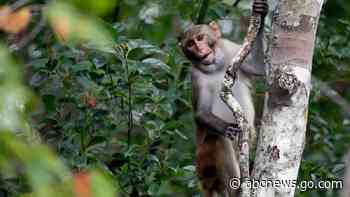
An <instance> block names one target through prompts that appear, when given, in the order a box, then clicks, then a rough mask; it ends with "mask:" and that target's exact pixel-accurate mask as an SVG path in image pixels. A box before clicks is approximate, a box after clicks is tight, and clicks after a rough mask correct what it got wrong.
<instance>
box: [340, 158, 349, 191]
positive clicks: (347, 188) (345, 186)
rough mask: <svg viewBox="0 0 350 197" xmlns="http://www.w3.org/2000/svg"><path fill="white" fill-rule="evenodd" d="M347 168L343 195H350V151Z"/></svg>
mask: <svg viewBox="0 0 350 197" xmlns="http://www.w3.org/2000/svg"><path fill="white" fill-rule="evenodd" d="M346 165H347V169H346V173H345V176H344V179H343V190H342V192H341V197H350V153H348V156H347V161H346Z"/></svg>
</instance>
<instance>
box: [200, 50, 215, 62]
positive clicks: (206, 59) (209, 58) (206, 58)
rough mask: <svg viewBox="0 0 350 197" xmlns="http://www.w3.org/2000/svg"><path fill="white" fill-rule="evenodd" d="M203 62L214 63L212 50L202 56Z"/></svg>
mask: <svg viewBox="0 0 350 197" xmlns="http://www.w3.org/2000/svg"><path fill="white" fill-rule="evenodd" d="M201 63H202V64H204V65H210V64H213V56H212V52H209V53H207V54H205V55H204V56H203V57H202V58H201Z"/></svg>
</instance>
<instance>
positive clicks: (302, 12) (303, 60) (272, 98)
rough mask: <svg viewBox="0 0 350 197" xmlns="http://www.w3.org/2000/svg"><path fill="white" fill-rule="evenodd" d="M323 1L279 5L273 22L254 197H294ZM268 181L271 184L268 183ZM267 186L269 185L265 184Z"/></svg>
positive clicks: (301, 0) (282, 0)
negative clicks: (257, 182)
mask: <svg viewBox="0 0 350 197" xmlns="http://www.w3.org/2000/svg"><path fill="white" fill-rule="evenodd" d="M322 4H323V0H279V1H278V2H277V6H276V8H275V9H274V12H273V17H272V37H271V39H270V43H269V46H268V49H269V53H268V55H267V56H268V57H267V65H268V68H267V81H268V83H269V85H270V87H271V89H270V90H269V92H268V93H267V94H266V98H265V107H264V114H263V118H262V126H261V130H260V134H259V139H258V145H257V151H256V159H255V164H254V170H253V173H252V177H253V178H254V179H255V180H260V181H263V182H260V185H261V186H259V187H255V186H257V185H254V187H253V192H254V196H258V197H274V196H279V197H287V196H294V193H295V186H296V184H295V183H296V181H295V180H296V179H297V176H298V170H299V166H300V161H301V158H302V152H303V148H304V144H305V132H306V123H307V115H308V100H309V95H310V88H311V68H312V56H313V50H314V43H315V37H316V29H317V25H318V19H319V15H320V11H321V7H322ZM264 181H268V182H264ZM265 183H266V184H267V185H266V184H265Z"/></svg>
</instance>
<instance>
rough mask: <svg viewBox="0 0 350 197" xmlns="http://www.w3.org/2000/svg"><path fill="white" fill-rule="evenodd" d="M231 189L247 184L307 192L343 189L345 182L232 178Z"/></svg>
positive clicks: (252, 187)
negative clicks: (294, 188) (309, 190)
mask: <svg viewBox="0 0 350 197" xmlns="http://www.w3.org/2000/svg"><path fill="white" fill-rule="evenodd" d="M229 184H230V187H231V188H232V189H239V188H240V187H241V184H246V186H247V187H248V188H251V189H259V188H269V187H272V188H280V187H288V188H293V187H296V188H297V189H299V190H300V191H306V190H308V189H342V188H343V181H341V180H326V181H318V182H315V181H300V182H299V183H298V182H297V180H269V179H261V180H256V179H247V178H242V179H241V178H232V179H230V182H229Z"/></svg>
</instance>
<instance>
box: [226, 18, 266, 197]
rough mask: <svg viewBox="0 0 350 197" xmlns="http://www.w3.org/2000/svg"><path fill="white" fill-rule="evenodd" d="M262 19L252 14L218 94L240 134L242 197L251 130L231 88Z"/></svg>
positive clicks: (247, 191)
mask: <svg viewBox="0 0 350 197" xmlns="http://www.w3.org/2000/svg"><path fill="white" fill-rule="evenodd" d="M261 23H262V17H261V15H256V14H252V16H251V18H250V23H249V27H248V32H247V35H246V37H245V38H244V42H243V44H242V47H241V48H240V50H239V51H238V53H237V55H236V56H235V57H234V58H233V60H232V62H231V64H230V65H229V67H228V68H227V70H226V74H225V77H224V81H223V85H222V90H221V93H220V97H221V99H222V100H223V101H224V102H225V103H226V105H227V106H228V107H229V108H230V109H231V111H232V113H233V116H234V122H235V123H236V124H237V125H238V127H239V128H240V129H241V131H242V134H241V136H240V148H241V150H240V155H239V162H240V169H241V176H242V178H241V189H242V193H241V196H242V197H250V193H251V192H250V188H249V186H248V181H249V177H250V175H249V132H250V130H251V129H253V128H249V125H248V124H247V123H248V122H247V119H246V117H245V116H244V114H243V112H242V108H241V106H240V104H239V103H238V102H237V100H236V99H235V97H234V96H233V92H232V88H233V86H234V84H235V81H236V79H237V71H238V69H239V67H240V66H241V64H242V63H243V61H244V60H245V58H246V57H247V56H248V54H249V53H250V51H251V49H252V46H253V44H254V41H255V38H256V37H257V35H258V32H259V29H260V26H261V25H262V24H261Z"/></svg>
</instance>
